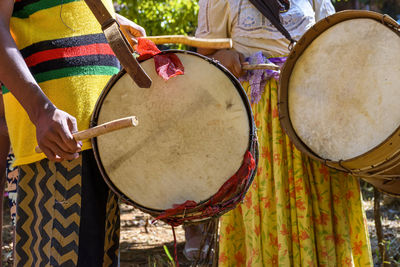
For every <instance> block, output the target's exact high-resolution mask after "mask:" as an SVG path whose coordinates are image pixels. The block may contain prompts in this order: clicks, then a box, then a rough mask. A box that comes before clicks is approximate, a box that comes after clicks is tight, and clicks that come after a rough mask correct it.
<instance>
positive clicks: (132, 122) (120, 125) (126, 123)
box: [35, 116, 138, 153]
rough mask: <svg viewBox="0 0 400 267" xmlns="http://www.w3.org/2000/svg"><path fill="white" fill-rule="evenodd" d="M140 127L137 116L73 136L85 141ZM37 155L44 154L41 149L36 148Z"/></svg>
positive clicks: (108, 123)
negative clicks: (128, 128)
mask: <svg viewBox="0 0 400 267" xmlns="http://www.w3.org/2000/svg"><path fill="white" fill-rule="evenodd" d="M137 125H138V120H137V119H136V117H135V116H131V117H126V118H122V119H118V120H113V121H110V122H107V123H104V124H100V125H97V126H96V127H93V128H89V129H87V130H84V131H80V132H76V133H73V134H72V138H73V139H74V141H76V142H78V141H83V140H86V139H90V138H93V137H97V136H100V135H103V134H106V133H110V132H113V131H116V130H120V129H124V128H127V127H133V126H137ZM35 151H36V153H42V152H43V151H42V150H41V149H40V147H38V146H37V147H36V148H35Z"/></svg>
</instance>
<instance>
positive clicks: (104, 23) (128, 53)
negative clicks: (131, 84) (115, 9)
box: [85, 0, 152, 88]
mask: <svg viewBox="0 0 400 267" xmlns="http://www.w3.org/2000/svg"><path fill="white" fill-rule="evenodd" d="M85 2H86V4H87V6H88V7H89V8H90V10H91V11H92V13H93V14H94V16H95V17H96V19H97V20H98V21H99V23H100V25H101V28H102V30H103V32H104V35H105V36H106V38H107V41H108V43H109V44H110V47H111V49H112V50H113V52H114V53H115V55H116V56H117V58H118V60H119V62H120V63H121V65H122V66H123V67H124V69H125V70H126V72H127V73H128V74H129V76H131V78H132V79H133V80H134V81H135V83H136V84H137V85H138V86H139V87H141V88H149V87H150V86H151V83H152V81H151V79H150V77H149V76H148V75H147V74H146V72H145V71H144V70H143V68H142V67H141V66H140V64H139V62H138V61H137V60H136V58H135V57H134V56H133V54H132V52H133V49H132V47H131V46H130V44H129V43H128V41H127V40H126V39H125V36H124V35H123V34H122V32H121V30H120V28H119V25H118V23H117V21H116V20H115V19H114V18H113V17H112V15H111V14H110V12H108V10H107V8H106V7H105V6H104V4H103V2H102V1H101V0H85Z"/></svg>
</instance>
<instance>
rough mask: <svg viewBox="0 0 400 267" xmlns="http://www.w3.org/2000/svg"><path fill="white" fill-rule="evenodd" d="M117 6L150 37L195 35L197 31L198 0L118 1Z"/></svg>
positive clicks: (118, 10) (118, 9)
mask: <svg viewBox="0 0 400 267" xmlns="http://www.w3.org/2000/svg"><path fill="white" fill-rule="evenodd" d="M115 6H116V10H117V12H119V13H121V15H123V16H126V17H127V18H129V19H131V20H132V21H134V22H136V23H137V24H139V25H141V26H143V27H144V28H145V29H146V33H147V35H149V36H154V35H171V34H183V35H194V33H195V30H196V26H197V12H198V10H199V8H198V0H146V1H143V0H116V1H115Z"/></svg>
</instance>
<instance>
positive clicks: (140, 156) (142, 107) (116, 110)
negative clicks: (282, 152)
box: [97, 53, 250, 210]
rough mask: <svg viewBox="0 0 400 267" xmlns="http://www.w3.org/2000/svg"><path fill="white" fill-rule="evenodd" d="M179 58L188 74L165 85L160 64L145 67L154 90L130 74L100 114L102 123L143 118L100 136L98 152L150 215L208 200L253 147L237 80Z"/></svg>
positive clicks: (194, 58)
mask: <svg viewBox="0 0 400 267" xmlns="http://www.w3.org/2000/svg"><path fill="white" fill-rule="evenodd" d="M177 55H178V57H179V58H180V60H181V61H182V63H183V65H184V68H185V74H184V75H178V76H176V77H174V78H171V79H170V80H168V81H164V80H163V79H162V78H161V77H159V76H158V75H157V73H156V72H155V67H154V60H153V59H149V60H147V61H145V62H142V63H141V65H142V67H143V68H144V70H145V71H146V73H147V74H148V75H149V76H150V78H151V79H152V80H153V84H152V86H151V87H150V88H139V87H138V86H137V85H136V84H135V83H134V82H133V81H132V79H131V78H130V77H129V75H127V74H125V75H123V76H122V77H121V78H120V79H119V80H117V81H116V83H115V84H114V85H113V87H112V90H110V92H109V93H108V95H107V97H106V98H105V100H104V102H103V103H102V106H101V109H100V112H99V115H98V123H99V124H100V123H104V122H107V121H111V120H115V119H118V118H122V117H127V116H137V119H138V121H139V124H138V126H137V127H132V128H129V129H123V130H120V131H116V132H112V133H109V134H106V135H104V136H100V137H98V138H97V144H98V153H99V157H100V159H101V162H102V165H103V166H104V169H105V171H106V173H107V176H108V177H109V179H110V180H111V182H112V183H113V185H114V186H115V187H116V188H118V189H119V190H120V191H121V192H123V194H124V195H125V196H127V197H128V198H130V199H131V200H132V201H134V202H135V203H137V204H139V205H141V206H143V207H146V208H148V209H154V210H165V209H169V208H172V207H173V205H174V204H182V203H184V202H185V201H187V200H194V201H196V202H200V201H204V200H207V199H208V198H210V197H211V196H213V195H214V194H215V193H216V192H217V191H218V189H219V188H220V187H221V186H222V185H223V184H224V183H225V182H226V181H227V180H228V179H229V178H230V177H231V176H232V175H233V174H235V173H236V171H237V170H238V169H239V167H240V166H241V164H242V161H243V157H244V154H245V152H246V151H247V149H248V146H249V138H250V137H249V136H250V129H249V128H250V124H249V117H248V113H247V111H246V108H245V105H244V104H243V100H242V98H241V96H240V94H239V93H238V90H237V89H236V88H235V85H234V84H233V82H232V81H231V79H230V78H229V77H228V76H227V75H226V74H225V73H224V72H223V71H221V69H219V68H218V67H217V66H215V64H211V63H209V62H208V61H206V60H205V59H204V58H202V57H200V56H196V55H192V54H185V53H177Z"/></svg>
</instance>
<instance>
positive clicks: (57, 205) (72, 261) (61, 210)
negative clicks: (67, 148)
mask: <svg viewBox="0 0 400 267" xmlns="http://www.w3.org/2000/svg"><path fill="white" fill-rule="evenodd" d="M89 153H91V152H89V151H87V152H85V153H84V155H83V156H82V157H80V158H79V159H76V160H73V161H63V162H61V163H56V162H51V161H49V160H47V159H43V160H41V161H39V162H36V163H32V164H29V165H23V166H21V167H20V182H19V185H18V199H17V201H18V206H17V227H16V244H15V265H14V266H17V267H19V266H21V267H22V266H77V263H78V252H79V243H80V242H79V241H80V239H79V231H80V225H81V200H82V197H81V192H82V175H83V174H84V173H85V169H87V168H88V167H93V166H87V163H85V162H86V160H85V158H86V157H87V156H88V155H89ZM91 157H92V156H91ZM82 158H83V159H82ZM89 162H90V161H89ZM92 162H93V159H92ZM85 164H86V165H85ZM89 164H90V163H89ZM46 170H47V171H46ZM88 178H89V177H83V179H86V180H87V179H88ZM92 179H93V178H92ZM95 179H100V181H98V180H97V182H96V180H95V182H96V183H99V182H103V183H104V181H102V178H101V177H97V178H95ZM104 186H105V185H104ZM85 193H86V192H85ZM89 197H90V196H89ZM87 198H88V197H87ZM100 198H102V197H101V196H100ZM104 198H106V200H105V202H106V203H107V205H106V207H105V215H106V216H105V218H104V222H99V221H96V222H95V223H97V224H98V225H100V226H101V225H103V226H104V228H102V229H103V232H104V246H103V247H104V250H103V249H102V250H103V251H104V258H103V264H102V266H104V267H106V266H107V267H109V266H110V267H111V266H118V248H119V208H118V198H117V196H116V195H115V194H114V193H112V192H111V191H109V190H108V194H107V195H106V196H105V197H104ZM98 202H99V203H96V205H101V204H100V202H101V201H98ZM93 220H94V221H95V219H93ZM93 220H92V221H93ZM88 227H91V228H92V227H95V225H88ZM86 231H87V229H86ZM100 245H101V244H100ZM99 267H100V265H99Z"/></svg>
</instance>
